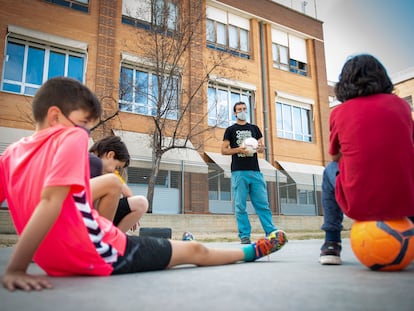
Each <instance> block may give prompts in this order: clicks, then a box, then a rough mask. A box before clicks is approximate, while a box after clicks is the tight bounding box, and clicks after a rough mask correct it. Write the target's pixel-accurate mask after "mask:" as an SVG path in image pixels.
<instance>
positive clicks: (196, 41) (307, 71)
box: [0, 0, 329, 215]
mask: <svg viewBox="0 0 414 311" xmlns="http://www.w3.org/2000/svg"><path fill="white" fill-rule="evenodd" d="M0 4H1V6H0V38H1V39H2V40H0V51H1V52H2V55H4V59H3V62H1V64H0V71H1V74H2V75H1V85H0V110H1V115H0V152H2V151H3V150H4V148H5V147H6V146H7V145H8V144H10V143H11V142H13V141H15V140H17V139H19V138H20V137H22V136H25V135H27V134H30V133H32V131H33V129H34V127H33V124H32V120H31V117H30V113H31V112H30V102H31V99H32V96H33V95H34V94H35V92H36V90H37V89H38V88H39V87H40V85H41V84H42V83H43V82H44V81H46V80H47V79H48V78H50V77H53V76H58V75H64V76H69V77H73V78H75V79H78V80H80V81H82V82H83V83H85V84H86V85H87V86H88V87H89V88H91V89H92V90H93V91H94V92H95V93H96V94H97V95H98V97H99V98H100V99H101V101H102V103H103V106H104V116H103V119H107V118H109V120H107V121H106V122H105V123H103V124H102V125H100V126H99V127H98V128H97V129H96V130H95V131H93V133H92V139H98V138H100V137H102V136H105V135H112V134H115V135H120V136H121V137H122V138H123V139H124V141H125V142H126V143H127V145H128V148H129V150H130V153H131V156H132V161H131V167H130V168H129V169H128V175H129V180H128V182H129V184H130V186H131V187H132V188H133V190H134V192H135V193H137V194H145V193H146V188H147V183H148V176H149V174H150V172H151V166H152V162H153V159H152V157H151V154H152V149H151V147H150V146H151V137H152V136H151V133H152V132H153V127H154V121H153V120H154V117H155V116H156V115H157V105H156V103H157V101H153V99H154V98H157V95H156V94H155V91H154V90H155V86H156V85H157V83H160V81H164V82H165V83H167V82H169V83H171V84H169V86H168V85H166V86H165V88H167V89H168V88H170V89H169V90H168V92H169V93H168V92H167V94H170V95H171V96H170V97H169V98H170V99H171V100H172V103H173V106H174V107H176V110H175V111H173V110H170V111H169V114H168V115H166V116H164V119H163V121H164V122H165V123H163V124H164V125H165V126H167V127H168V129H167V130H166V132H165V134H166V140H165V141H166V142H165V144H168V143H169V142H171V140H172V138H173V137H175V136H174V133H175V131H174V129H175V130H177V128H176V127H174V125H175V124H177V122H178V120H179V119H180V117H182V122H183V123H182V124H180V127H179V130H180V135H179V136H177V138H178V140H180V139H181V140H182V141H185V139H186V138H189V140H188V145H187V146H190V147H192V148H190V149H173V150H170V151H168V152H166V153H165V154H164V156H163V158H162V161H161V171H160V173H159V176H158V179H157V181H156V188H155V199H154V207H153V212H154V213H167V214H175V213H224V214H226V213H232V206H231V193H230V179H229V176H230V175H229V163H230V158H228V157H223V156H222V155H221V154H220V145H221V141H222V137H223V133H224V129H225V128H226V127H227V126H228V125H229V124H231V122H232V121H234V119H233V116H232V107H233V104H234V103H235V101H240V100H242V101H245V102H246V103H247V104H248V107H249V120H250V121H251V122H253V123H256V124H257V125H258V126H259V127H260V128H261V129H262V132H263V135H264V138H265V142H266V146H267V149H266V152H265V154H264V156H262V157H261V159H260V165H261V168H262V172H263V173H264V175H265V177H266V180H267V181H268V190H269V200H270V203H271V207H272V211H273V213H275V214H285V215H319V214H320V212H321V207H320V183H321V173H322V170H323V166H324V165H325V164H326V163H327V161H328V160H329V157H328V156H327V148H326V146H327V139H328V136H327V135H328V117H329V104H328V83H327V78H326V68H325V54H324V41H323V40H324V39H323V28H322V22H321V21H319V20H317V19H315V18H313V17H312V16H308V15H306V14H304V13H302V12H299V11H295V10H292V9H290V8H288V7H285V6H283V5H281V4H278V3H275V2H273V1H269V0H245V1H236V0H223V1H215V0H195V1H194V0H181V1H174V0H156V1H154V0H153V1H152V2H151V1H150V0H141V1H133V0H118V1H112V0H89V1H88V0H82V1H75V0H59V1H57V0H31V1H12V0H0ZM151 4H153V5H151ZM200 17H202V20H201V22H198V23H197V19H198V18H200ZM161 24H163V25H164V27H162V28H160V26H161ZM185 26H191V27H192V28H191V27H190V28H188V29H189V30H187V31H190V32H191V35H192V37H191V40H190V42H189V44H188V46H187V47H186V48H185V49H183V50H182V51H183V53H182V55H181V56H180V58H179V59H178V61H177V62H174V61H173V56H172V54H171V55H169V56H168V57H167V58H165V60H168V61H169V60H171V62H172V63H171V64H168V61H167V62H165V61H164V62H162V63H161V64H162V65H166V66H164V67H163V66H161V67H163V70H164V71H163V73H162V74H161V71H160V66H159V65H160V63H159V62H157V60H158V59H159V58H157V57H158V56H157V57H156V56H155V54H154V51H156V50H157V49H160V48H161V45H163V44H166V45H168V44H170V43H171V42H173V41H174V40H178V39H177V38H179V36H178V34H180V31H182V30H183V29H184V28H185ZM154 30H155V31H154ZM155 36H156V37H157V38H158V39H157V40H158V41H156V40H155V39H154V38H155ZM160 38H161V39H162V40H159V39H160ZM180 38H181V37H180ZM155 42H157V43H156V44H154V43H155ZM158 44H159V46H158ZM170 46H172V45H170ZM157 51H159V50H157ZM170 52H174V51H171V50H170ZM158 55H159V54H158ZM218 60H219V61H220V66H216V65H217V64H216V63H215V62H216V61H218ZM172 67H174V70H169V68H172ZM207 71H208V72H207ZM167 73H168V74H167ZM160 75H163V76H168V79H166V78H165V77H164V78H165V79H157V78H159V77H160ZM128 86H129V87H128ZM131 86H132V87H131ZM174 87H176V88H174ZM160 94H161V93H160ZM158 95H159V94H158ZM151 96H152V97H151ZM157 100H158V103H159V98H157ZM154 103H155V104H154ZM188 103H191V105H188ZM163 105H164V103H163ZM184 107H186V109H184ZM159 108H160V107H158V109H159ZM187 108H188V109H187ZM184 110H185V111H184ZM165 120H167V121H165ZM196 130H197V132H198V133H199V134H197V135H191V134H193V133H195V131H196ZM250 212H252V209H251V207H250Z"/></svg>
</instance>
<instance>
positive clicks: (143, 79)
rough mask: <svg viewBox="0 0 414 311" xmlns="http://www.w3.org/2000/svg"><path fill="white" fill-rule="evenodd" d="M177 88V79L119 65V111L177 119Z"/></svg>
mask: <svg viewBox="0 0 414 311" xmlns="http://www.w3.org/2000/svg"><path fill="white" fill-rule="evenodd" d="M159 85H160V86H161V87H158V86H159ZM179 89H180V79H179V78H178V77H170V76H161V75H157V74H156V73H154V72H153V71H151V70H148V69H142V68H140V67H135V66H133V65H129V64H122V65H121V74H120V83H119V110H121V111H125V112H133V113H137V114H142V115H147V116H159V117H161V118H168V119H173V120H177V119H178V113H179V98H178V94H179Z"/></svg>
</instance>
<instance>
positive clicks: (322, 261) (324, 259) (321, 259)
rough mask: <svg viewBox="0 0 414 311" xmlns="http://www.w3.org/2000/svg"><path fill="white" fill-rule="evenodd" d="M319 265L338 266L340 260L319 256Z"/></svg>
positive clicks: (334, 257) (338, 258)
mask: <svg viewBox="0 0 414 311" xmlns="http://www.w3.org/2000/svg"><path fill="white" fill-rule="evenodd" d="M319 263H320V264H321V265H340V264H342V260H341V257H338V256H321V257H319Z"/></svg>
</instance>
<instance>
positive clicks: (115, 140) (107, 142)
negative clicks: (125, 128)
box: [89, 136, 130, 167]
mask: <svg viewBox="0 0 414 311" xmlns="http://www.w3.org/2000/svg"><path fill="white" fill-rule="evenodd" d="M110 151H113V152H114V153H115V156H114V158H115V159H116V160H118V161H121V162H125V167H127V166H128V165H129V160H130V155H129V152H128V148H127V147H126V145H125V143H124V142H123V141H122V140H121V138H120V137H119V136H108V137H105V138H102V139H100V140H98V141H97V142H95V143H94V144H93V145H92V147H91V148H90V149H89V152H91V153H93V154H95V155H96V156H97V157H99V158H100V157H102V156H103V155H105V154H106V153H108V152H110Z"/></svg>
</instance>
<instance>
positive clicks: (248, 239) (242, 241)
mask: <svg viewBox="0 0 414 311" xmlns="http://www.w3.org/2000/svg"><path fill="white" fill-rule="evenodd" d="M240 243H241V244H252V242H250V238H248V237H244V238H241V239H240Z"/></svg>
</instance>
